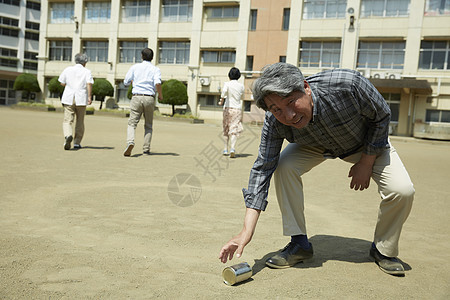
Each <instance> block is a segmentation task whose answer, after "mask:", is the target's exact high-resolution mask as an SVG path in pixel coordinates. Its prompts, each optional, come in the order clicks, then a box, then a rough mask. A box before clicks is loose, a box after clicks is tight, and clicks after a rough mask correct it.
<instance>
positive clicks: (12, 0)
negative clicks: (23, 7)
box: [0, 0, 20, 6]
mask: <svg viewBox="0 0 450 300" xmlns="http://www.w3.org/2000/svg"><path fill="white" fill-rule="evenodd" d="M0 3H3V4H8V5H14V6H20V0H0Z"/></svg>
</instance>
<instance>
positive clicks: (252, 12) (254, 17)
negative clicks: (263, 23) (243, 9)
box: [248, 9, 258, 31]
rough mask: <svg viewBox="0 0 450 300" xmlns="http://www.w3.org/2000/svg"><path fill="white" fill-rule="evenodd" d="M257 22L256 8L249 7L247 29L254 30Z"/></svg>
mask: <svg viewBox="0 0 450 300" xmlns="http://www.w3.org/2000/svg"><path fill="white" fill-rule="evenodd" d="M257 22H258V10H257V9H250V20H249V24H248V30H249V31H256V23H257Z"/></svg>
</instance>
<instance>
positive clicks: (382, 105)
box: [353, 74, 391, 155]
mask: <svg viewBox="0 0 450 300" xmlns="http://www.w3.org/2000/svg"><path fill="white" fill-rule="evenodd" d="M358 75H359V74H358ZM353 91H354V93H355V97H356V99H359V104H360V109H361V115H362V116H363V117H364V118H365V119H366V121H367V122H368V131H367V134H366V137H365V141H364V147H363V152H364V153H366V154H369V155H375V154H378V153H380V152H381V151H383V149H386V148H389V142H388V135H389V122H390V120H391V110H390V108H389V105H388V104H387V102H386V100H384V98H383V96H382V95H381V94H380V93H379V92H378V90H377V89H376V88H375V87H374V86H373V84H372V83H371V82H370V81H369V80H368V79H367V78H365V77H363V76H361V75H359V76H356V78H355V81H354V85H353Z"/></svg>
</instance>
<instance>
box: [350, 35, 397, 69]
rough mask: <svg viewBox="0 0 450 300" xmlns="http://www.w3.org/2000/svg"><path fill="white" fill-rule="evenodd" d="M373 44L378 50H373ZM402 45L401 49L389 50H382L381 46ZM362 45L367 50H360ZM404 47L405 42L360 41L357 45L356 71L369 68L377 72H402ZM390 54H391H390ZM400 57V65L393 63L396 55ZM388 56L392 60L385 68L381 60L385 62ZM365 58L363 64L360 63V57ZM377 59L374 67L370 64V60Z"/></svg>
mask: <svg viewBox="0 0 450 300" xmlns="http://www.w3.org/2000/svg"><path fill="white" fill-rule="evenodd" d="M375 44H379V46H378V49H375V48H374V45H375ZM389 44H392V45H394V46H395V45H402V46H403V48H402V49H400V48H399V49H390V48H387V46H386V48H385V49H383V45H389ZM362 45H364V46H365V45H367V48H362V47H361V46H362ZM405 47H406V42H405V41H360V42H359V45H358V56H357V60H356V68H357V69H366V68H370V69H377V70H403V68H404V65H405ZM390 52H391V53H390ZM400 54H401V56H402V59H403V60H402V63H401V64H396V63H395V59H394V58H395V57H397V55H400ZM389 55H391V56H392V58H393V59H392V60H391V62H390V66H389V67H386V66H384V64H383V60H385V61H386V58H388V57H389ZM364 56H367V58H366V60H365V62H364V64H363V63H362V62H361V61H360V59H361V57H364ZM375 56H376V57H377V58H376V60H377V62H376V63H377V65H376V66H374V65H373V62H371V61H370V60H371V59H373V58H374V57H375ZM371 63H372V64H371Z"/></svg>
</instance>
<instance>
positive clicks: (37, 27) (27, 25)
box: [25, 21, 39, 31]
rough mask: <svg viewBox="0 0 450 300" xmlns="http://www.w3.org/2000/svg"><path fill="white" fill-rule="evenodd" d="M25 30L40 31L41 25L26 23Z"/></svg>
mask: <svg viewBox="0 0 450 300" xmlns="http://www.w3.org/2000/svg"><path fill="white" fill-rule="evenodd" d="M25 28H26V29H31V30H37V31H39V23H35V22H30V21H26V22H25Z"/></svg>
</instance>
